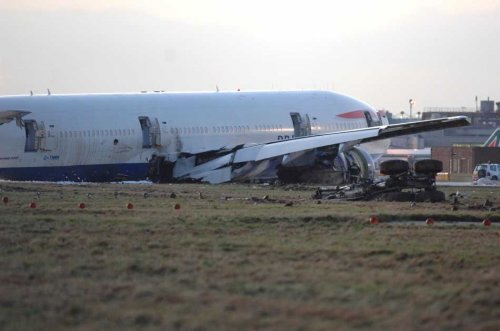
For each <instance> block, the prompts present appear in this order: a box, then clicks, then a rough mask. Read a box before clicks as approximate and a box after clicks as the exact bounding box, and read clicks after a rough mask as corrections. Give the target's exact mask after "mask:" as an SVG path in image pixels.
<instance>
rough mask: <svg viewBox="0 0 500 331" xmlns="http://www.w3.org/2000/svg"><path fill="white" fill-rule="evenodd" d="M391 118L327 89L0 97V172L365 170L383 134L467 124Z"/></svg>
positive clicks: (73, 176)
mask: <svg viewBox="0 0 500 331" xmlns="http://www.w3.org/2000/svg"><path fill="white" fill-rule="evenodd" d="M468 124H469V122H468V119H467V118H466V117H464V116H456V117H450V118H440V119H432V120H426V121H417V122H411V123H402V124H394V125H389V124H388V121H387V119H386V118H385V116H384V114H380V113H378V112H377V111H376V110H375V109H374V108H373V107H371V106H369V105H368V104H366V103H364V102H362V101H359V100H357V99H355V98H352V97H349V96H346V95H343V94H339V93H334V92H326V91H288V92H285V91H283V92H205V93H169V92H168V93H164V92H157V93H155V92H152V93H129V94H74V95H54V94H52V95H43V96H41V95H34V96H3V97H0V179H8V180H40V181H90V182H108V181H121V180H143V179H147V178H149V179H151V180H153V181H157V182H175V181H201V182H209V183H223V182H229V181H240V182H245V181H254V180H259V179H272V178H278V179H281V180H283V181H300V179H301V178H302V175H303V174H305V173H311V172H314V171H316V170H318V169H321V170H322V171H324V170H325V169H327V170H329V169H331V170H332V171H333V170H336V171H339V172H340V173H342V179H343V180H345V181H349V176H351V175H352V174H353V173H355V174H356V176H358V177H363V178H371V177H373V174H374V160H375V159H376V158H377V157H379V156H380V155H382V153H383V152H384V151H385V149H386V147H387V145H388V140H387V139H388V138H391V137H395V136H400V135H406V134H412V133H418V132H424V131H430V130H439V129H444V128H449V127H457V126H463V125H468Z"/></svg>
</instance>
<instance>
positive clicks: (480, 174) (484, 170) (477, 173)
mask: <svg viewBox="0 0 500 331" xmlns="http://www.w3.org/2000/svg"><path fill="white" fill-rule="evenodd" d="M479 178H487V179H491V180H498V178H500V164H498V163H481V164H478V165H476V167H475V168H474V171H473V173H472V180H473V181H476V180H478V179H479Z"/></svg>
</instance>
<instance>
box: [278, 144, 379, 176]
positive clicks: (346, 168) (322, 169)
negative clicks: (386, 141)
mask: <svg viewBox="0 0 500 331" xmlns="http://www.w3.org/2000/svg"><path fill="white" fill-rule="evenodd" d="M304 157H308V159H309V164H308V165H304V163H305V162H301V165H297V163H299V162H297V159H295V162H294V163H293V164H289V163H282V164H281V166H280V167H279V169H278V172H277V175H278V179H279V180H280V181H281V182H284V183H297V182H305V183H322V184H324V183H328V184H331V185H342V184H348V183H356V182H360V181H363V180H366V179H373V178H374V177H375V161H374V160H373V158H372V157H371V155H370V154H369V153H368V152H367V151H366V150H365V149H363V148H362V147H353V148H351V149H349V150H348V151H344V152H339V151H338V147H336V148H329V149H318V150H316V151H315V155H314V156H313V157H311V155H310V154H307V155H304ZM311 160H314V161H313V162H311ZM299 164H300V163H299Z"/></svg>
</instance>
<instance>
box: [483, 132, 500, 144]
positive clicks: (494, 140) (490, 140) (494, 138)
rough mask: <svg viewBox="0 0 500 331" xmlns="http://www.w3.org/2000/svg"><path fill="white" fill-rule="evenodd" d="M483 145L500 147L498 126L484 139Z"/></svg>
mask: <svg viewBox="0 0 500 331" xmlns="http://www.w3.org/2000/svg"><path fill="white" fill-rule="evenodd" d="M483 147H500V128H498V129H496V130H495V131H494V132H493V133H492V134H491V136H490V137H489V138H488V140H486V142H485V143H484V145H483Z"/></svg>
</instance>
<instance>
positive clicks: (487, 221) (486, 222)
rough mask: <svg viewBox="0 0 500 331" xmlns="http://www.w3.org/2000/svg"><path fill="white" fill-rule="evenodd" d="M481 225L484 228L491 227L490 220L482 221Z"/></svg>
mask: <svg viewBox="0 0 500 331" xmlns="http://www.w3.org/2000/svg"><path fill="white" fill-rule="evenodd" d="M483 225H484V226H490V225H491V220H490V219H489V218H487V219H485V220H484V221H483Z"/></svg>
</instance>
